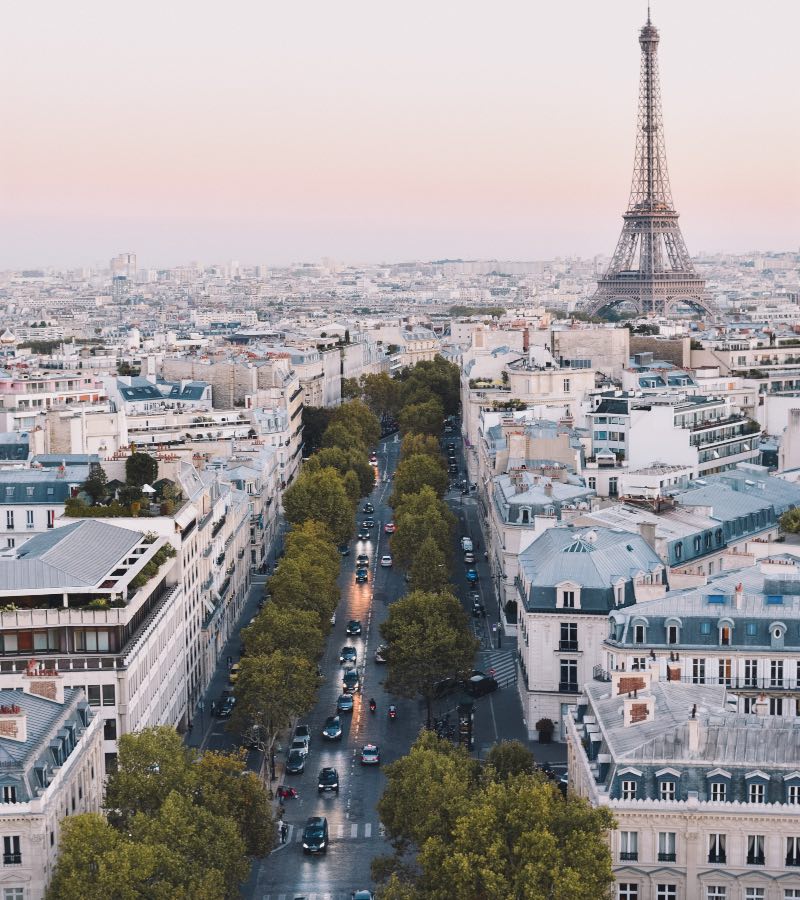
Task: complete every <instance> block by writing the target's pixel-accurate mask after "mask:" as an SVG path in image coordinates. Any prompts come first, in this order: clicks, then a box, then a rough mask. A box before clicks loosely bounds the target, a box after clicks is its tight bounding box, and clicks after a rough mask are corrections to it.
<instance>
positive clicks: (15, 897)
mask: <svg viewBox="0 0 800 900" xmlns="http://www.w3.org/2000/svg"><path fill="white" fill-rule="evenodd" d="M798 896H799V897H800V894H798ZM3 900H25V888H23V887H10V888H3Z"/></svg>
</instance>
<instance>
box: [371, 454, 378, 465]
mask: <svg viewBox="0 0 800 900" xmlns="http://www.w3.org/2000/svg"><path fill="white" fill-rule="evenodd" d="M369 461H370V463H371V464H372V465H373V466H376V465H377V464H378V454H377V453H370V455H369Z"/></svg>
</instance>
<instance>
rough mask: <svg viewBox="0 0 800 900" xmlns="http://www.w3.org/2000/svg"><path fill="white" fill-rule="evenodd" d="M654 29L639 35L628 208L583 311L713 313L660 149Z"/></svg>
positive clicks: (662, 148) (649, 25) (661, 128)
mask: <svg viewBox="0 0 800 900" xmlns="http://www.w3.org/2000/svg"><path fill="white" fill-rule="evenodd" d="M658 41H659V37H658V29H657V28H656V27H655V26H654V25H653V24H652V23H651V21H650V13H649V10H648V14H647V24H646V25H645V26H644V27H643V28H642V30H641V31H640V32H639V45H640V46H641V48H642V61H641V70H640V75H639V116H638V120H637V129H636V159H635V161H634V166H633V181H632V182H631V196H630V200H629V201H628V210H627V212H626V213H625V214H624V215H623V217H622V218H623V221H624V223H625V224H624V225H623V226H622V234H621V235H620V237H619V241H618V242H617V248H616V250H615V251H614V256H613V258H612V260H611V263H610V265H609V267H608V269H607V271H606V273H605V274H604V275H603V277H602V278H600V279H599V280H598V282H597V290H596V291H595V293H594V295H593V296H592V298H591V300H590V302H589V307H588V311H589V312H590V313H591V314H592V315H597V314H599V313H602V312H605V311H607V310H609V309H611V308H612V307H614V306H617V305H618V304H620V303H626V302H627V303H631V304H633V305H634V306H635V307H636V309H637V311H638V312H639V314H640V315H648V314H651V313H654V314H657V315H669V314H670V312H671V311H672V309H673V308H674V307H675V306H676V305H677V304H688V305H689V306H692V307H693V308H695V309H697V310H698V311H700V312H704V313H710V312H712V311H713V304H712V301H711V299H710V298H709V297H708V296H707V294H706V290H705V287H706V285H705V281H704V279H702V278H700V277H699V276H698V274H697V272H696V271H695V269H694V266H693V265H692V261H691V259H690V258H689V252H688V251H687V249H686V244H685V243H684V241H683V235H682V234H681V230H680V228H679V226H678V213H677V212H676V211H675V208H674V206H673V203H672V191H671V190H670V186H669V174H668V172H667V153H666V149H665V146H664V126H663V119H662V114H661V88H660V85H659V79H658Z"/></svg>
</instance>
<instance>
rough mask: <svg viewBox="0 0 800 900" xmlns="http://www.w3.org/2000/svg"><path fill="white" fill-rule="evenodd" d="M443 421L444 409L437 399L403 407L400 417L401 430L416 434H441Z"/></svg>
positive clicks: (433, 398)
mask: <svg viewBox="0 0 800 900" xmlns="http://www.w3.org/2000/svg"><path fill="white" fill-rule="evenodd" d="M443 421H444V407H443V406H442V404H441V402H440V401H439V400H437V399H436V397H430V398H429V399H427V400H422V401H421V402H419V403H409V404H407V405H405V406H403V408H402V409H401V410H400V415H399V417H398V422H399V423H400V430H401V431H403V432H405V433H409V432H412V433H415V434H428V435H436V434H439V432H440V431H441V430H442V422H443Z"/></svg>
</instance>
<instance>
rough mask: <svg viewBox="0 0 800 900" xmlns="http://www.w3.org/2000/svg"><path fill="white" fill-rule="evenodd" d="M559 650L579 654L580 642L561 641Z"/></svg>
mask: <svg viewBox="0 0 800 900" xmlns="http://www.w3.org/2000/svg"><path fill="white" fill-rule="evenodd" d="M558 649H559V650H561V651H564V652H570V653H577V652H578V642H577V641H559V642H558Z"/></svg>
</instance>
